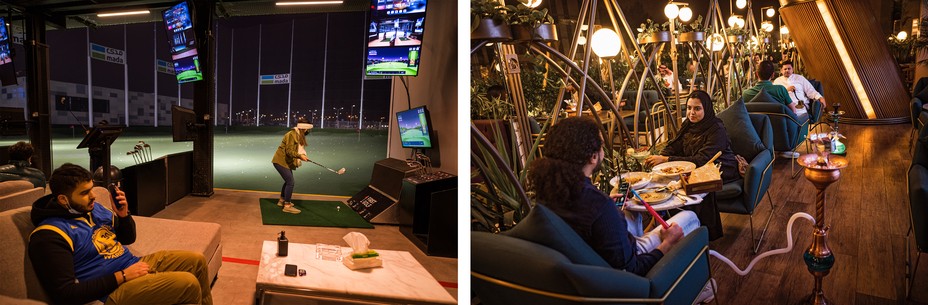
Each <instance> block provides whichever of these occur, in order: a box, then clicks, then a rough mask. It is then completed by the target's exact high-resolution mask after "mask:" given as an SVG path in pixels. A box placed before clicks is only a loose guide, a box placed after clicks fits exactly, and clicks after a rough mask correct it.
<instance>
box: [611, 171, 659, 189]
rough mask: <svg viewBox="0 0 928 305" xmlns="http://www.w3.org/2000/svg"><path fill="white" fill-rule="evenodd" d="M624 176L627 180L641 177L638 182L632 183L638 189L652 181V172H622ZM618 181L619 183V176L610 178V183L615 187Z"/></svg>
mask: <svg viewBox="0 0 928 305" xmlns="http://www.w3.org/2000/svg"><path fill="white" fill-rule="evenodd" d="M622 177H624V178H625V179H626V180H628V179H629V178H640V180H638V182H636V183H635V184H632V185H631V187H632V188H633V189H636V190H638V189H641V188H644V187H645V186H648V183H651V174H650V173H645V172H630V173H624V174H622ZM618 183H619V177H613V178H612V180H609V184H610V185H612V186H613V187H617V186H618Z"/></svg>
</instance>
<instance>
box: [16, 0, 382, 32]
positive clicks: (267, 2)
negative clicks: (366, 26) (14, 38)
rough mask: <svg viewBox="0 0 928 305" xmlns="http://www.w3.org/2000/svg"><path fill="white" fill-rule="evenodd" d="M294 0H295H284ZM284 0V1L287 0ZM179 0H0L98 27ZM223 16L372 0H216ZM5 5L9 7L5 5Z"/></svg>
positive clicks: (56, 24)
mask: <svg viewBox="0 0 928 305" xmlns="http://www.w3.org/2000/svg"><path fill="white" fill-rule="evenodd" d="M284 1H293V0H284ZM284 1H281V2H284ZM179 2H180V1H179V0H174V1H165V0H136V1H118V0H89V1H87V0H84V1H76V0H38V1H35V0H8V1H2V2H0V16H3V15H7V16H12V17H13V18H12V19H13V20H17V19H21V18H22V16H23V14H24V13H28V14H37V15H41V16H45V18H46V21H47V24H48V26H49V29H56V28H58V29H60V28H79V27H87V26H91V27H97V26H107V25H117V24H129V23H145V22H155V21H161V11H162V10H165V9H167V8H168V7H170V6H172V5H174V4H177V3H179ZM215 2H216V13H217V15H218V16H219V17H221V18H226V17H235V16H254V15H278V14H306V13H321V12H343V11H365V10H367V7H368V6H369V5H370V0H344V3H342V4H324V5H299V6H278V5H276V3H277V2H278V1H271V0H258V1H248V0H216V1H215ZM4 6H5V7H4ZM142 9H145V10H149V11H150V13H149V14H146V15H129V16H117V17H97V14H98V13H112V12H122V11H132V10H142Z"/></svg>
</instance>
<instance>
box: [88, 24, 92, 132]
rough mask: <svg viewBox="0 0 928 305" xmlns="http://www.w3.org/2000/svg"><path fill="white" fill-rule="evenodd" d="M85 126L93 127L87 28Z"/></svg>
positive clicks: (90, 66)
mask: <svg viewBox="0 0 928 305" xmlns="http://www.w3.org/2000/svg"><path fill="white" fill-rule="evenodd" d="M87 126H93V67H92V65H91V63H90V28H89V27H88V28H87Z"/></svg>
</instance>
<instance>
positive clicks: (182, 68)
mask: <svg viewBox="0 0 928 305" xmlns="http://www.w3.org/2000/svg"><path fill="white" fill-rule="evenodd" d="M171 57H172V58H173V59H174V74H175V75H176V76H177V83H179V84H183V83H189V82H195V81H198V80H203V71H202V70H200V59H199V56H198V55H197V49H191V50H188V51H187V52H184V53H180V54H177V55H173V56H171Z"/></svg>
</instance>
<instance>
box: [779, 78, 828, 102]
mask: <svg viewBox="0 0 928 305" xmlns="http://www.w3.org/2000/svg"><path fill="white" fill-rule="evenodd" d="M773 84H774V85H781V86H783V87H786V88H787V89H789V86H795V87H796V90H795V91H793V92H790V93H789V98H790V99H791V100H793V103H797V102H798V101H809V100H817V99H819V98H821V97H822V95H821V94H819V93H818V91H815V88H814V87H812V83H810V82H809V80H807V79H806V78H805V77H803V76H802V75H799V74H796V73H793V74H792V75H790V76H789V78H786V77H783V76H780V77H777V79H775V80H774V81H773Z"/></svg>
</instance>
